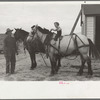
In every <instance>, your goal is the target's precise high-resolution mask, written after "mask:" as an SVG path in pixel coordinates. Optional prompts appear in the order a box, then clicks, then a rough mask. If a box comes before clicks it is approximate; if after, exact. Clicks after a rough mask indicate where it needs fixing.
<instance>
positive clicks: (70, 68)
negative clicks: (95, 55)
mask: <svg viewBox="0 0 100 100" xmlns="http://www.w3.org/2000/svg"><path fill="white" fill-rule="evenodd" d="M43 56H44V59H45V61H46V63H47V65H48V66H46V65H45V63H44V62H43V59H42V57H41V56H40V54H37V55H36V58H37V59H36V60H37V67H36V69H34V70H30V66H31V62H30V57H29V54H28V53H27V54H26V55H25V54H24V53H21V54H19V55H18V56H16V58H17V62H16V70H15V74H13V75H6V74H5V59H4V56H3V55H0V80H1V81H92V80H93V81H99V80H100V61H95V60H92V68H93V72H94V74H93V76H92V77H91V78H88V77H87V66H86V67H85V69H84V74H83V75H82V76H77V72H78V71H79V68H80V65H81V62H80V57H77V58H76V59H75V60H68V59H66V58H63V59H62V62H61V63H62V66H61V68H60V70H59V72H58V74H56V75H54V76H52V77H50V76H49V75H50V71H51V65H50V62H49V59H47V58H46V57H45V55H43ZM71 58H73V57H71Z"/></svg>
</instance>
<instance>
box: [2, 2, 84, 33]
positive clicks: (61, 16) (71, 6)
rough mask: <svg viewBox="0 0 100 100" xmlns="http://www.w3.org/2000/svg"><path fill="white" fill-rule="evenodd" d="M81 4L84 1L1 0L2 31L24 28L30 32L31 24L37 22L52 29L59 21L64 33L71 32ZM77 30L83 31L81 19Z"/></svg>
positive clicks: (77, 31)
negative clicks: (30, 0)
mask: <svg viewBox="0 0 100 100" xmlns="http://www.w3.org/2000/svg"><path fill="white" fill-rule="evenodd" d="M81 4H82V2H80V3H77V2H76V3H69V2H17V3H16V2H8V3H7V2H0V33H4V32H5V31H6V28H12V29H13V28H23V29H24V30H26V31H29V32H30V30H31V26H32V25H35V24H38V25H39V26H41V27H45V28H48V29H51V28H54V25H53V23H54V22H55V21H57V22H59V23H60V26H61V28H62V30H63V34H64V35H65V34H69V33H70V31H71V29H72V26H73V24H74V22H75V20H76V18H77V15H78V13H79V11H80V9H81ZM75 32H76V33H79V32H81V27H80V21H79V23H78V25H77V27H76V30H75Z"/></svg>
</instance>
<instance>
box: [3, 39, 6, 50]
mask: <svg viewBox="0 0 100 100" xmlns="http://www.w3.org/2000/svg"><path fill="white" fill-rule="evenodd" d="M6 47H7V39H6V38H5V39H4V41H3V49H4V50H5V48H6Z"/></svg>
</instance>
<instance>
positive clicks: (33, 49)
mask: <svg viewBox="0 0 100 100" xmlns="http://www.w3.org/2000/svg"><path fill="white" fill-rule="evenodd" d="M14 37H15V39H16V41H22V42H23V44H24V47H25V48H26V49H27V50H28V52H29V55H30V59H31V68H30V69H31V70H33V69H34V68H36V66H37V63H36V53H38V52H41V53H44V52H45V49H44V46H43V44H42V43H41V41H39V40H37V39H36V38H34V35H30V34H29V32H27V31H25V30H23V29H18V28H17V29H15V33H14ZM37 46H38V49H37Z"/></svg>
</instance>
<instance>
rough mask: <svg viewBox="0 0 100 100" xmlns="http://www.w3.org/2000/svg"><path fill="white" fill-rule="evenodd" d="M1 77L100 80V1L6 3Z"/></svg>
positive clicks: (0, 6)
mask: <svg viewBox="0 0 100 100" xmlns="http://www.w3.org/2000/svg"><path fill="white" fill-rule="evenodd" d="M0 81H1V83H2V82H4V84H5V82H8V81H9V82H36V84H38V82H42V84H43V82H44V83H45V82H48V84H49V83H50V82H58V83H56V84H57V86H58V85H59V86H61V85H62V86H65V85H67V86H68V85H69V86H70V85H71V82H82V83H84V82H91V81H92V82H99V81H100V2H89V1H81V2H78V1H75V2H71V1H56V2H54V1H38V2H36V1H35V2H32V1H29V2H23V1H22V2H7V1H6V2H0ZM1 83H0V84H1ZM52 84H53V83H52ZM21 85H22V83H21ZM74 85H75V84H74ZM77 85H78V84H77ZM35 86H36V85H33V88H35V89H34V92H35V90H36V87H35ZM38 86H39V85H38ZM45 86H46V85H45V84H43V87H45ZM88 86H89V83H88ZM90 86H91V85H90ZM25 87H27V86H26V85H25ZM83 87H87V85H85V86H83ZM83 87H82V90H84V89H83ZM8 88H9V86H8ZM45 88H46V87H45ZM63 88H64V87H63ZM77 88H78V87H77ZM43 89H44V88H43ZM48 89H50V88H49V87H48ZM59 89H60V88H59ZM75 89H76V88H75ZM87 89H89V88H88V87H87ZM44 90H45V89H44ZM66 90H67V89H66ZM94 90H95V89H94ZM23 91H24V90H23ZM41 91H42V90H41ZM61 91H62V89H61ZM71 91H73V90H72V89H71ZM73 92H74V91H73ZM77 92H78V93H79V90H78V91H77ZM77 92H76V94H75V93H74V95H73V97H78V95H77ZM36 93H37V92H36ZM37 94H38V93H37ZM52 94H53V92H52ZM56 94H57V93H56ZM59 94H60V91H59V93H58V95H57V97H58V98H59V97H62V96H60V95H59ZM38 95H40V94H38ZM63 95H64V97H67V96H68V97H71V95H68V94H67V95H66V93H65V92H64V94H63ZM83 95H84V93H83ZM83 95H80V96H81V97H82V96H83ZM91 95H92V94H91ZM21 96H22V95H21ZM88 96H90V94H88ZM88 96H86V97H88ZM92 96H93V95H92ZM95 96H96V95H95ZM8 97H9V96H8ZM12 97H13V96H12ZM12 97H11V96H10V98H12ZM41 97H45V96H42V94H41V95H40V96H39V98H41ZM46 97H49V96H46ZM54 97H56V95H55V96H54ZM0 98H1V97H0ZM14 98H15V97H14ZM35 98H36V97H35Z"/></svg>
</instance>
